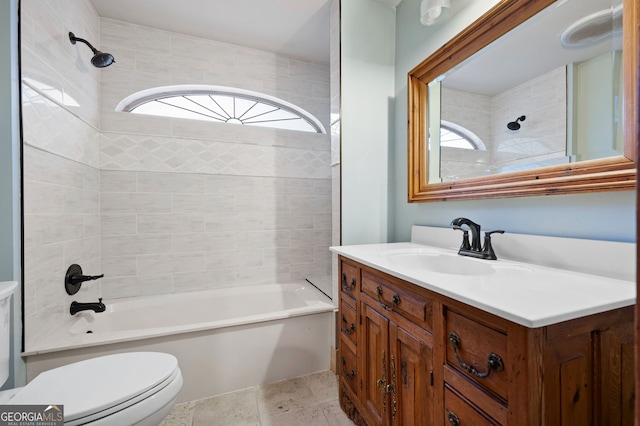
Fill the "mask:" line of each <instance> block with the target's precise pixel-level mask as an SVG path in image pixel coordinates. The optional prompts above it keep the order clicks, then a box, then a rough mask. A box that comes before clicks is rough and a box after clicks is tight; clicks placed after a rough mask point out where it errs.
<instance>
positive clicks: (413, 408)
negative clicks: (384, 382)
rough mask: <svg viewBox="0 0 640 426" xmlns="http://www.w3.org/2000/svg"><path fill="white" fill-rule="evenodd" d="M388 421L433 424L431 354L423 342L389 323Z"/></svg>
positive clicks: (419, 425) (404, 425) (399, 425)
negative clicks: (389, 418) (389, 383)
mask: <svg viewBox="0 0 640 426" xmlns="http://www.w3.org/2000/svg"><path fill="white" fill-rule="evenodd" d="M389 341H390V351H389V352H390V354H391V355H390V356H391V357H390V359H389V367H390V380H391V385H392V387H391V388H390V389H389V390H390V392H389V397H390V402H389V405H390V408H389V411H390V415H391V424H392V425H397V426H412V425H416V426H423V425H430V424H433V382H432V377H433V376H432V374H433V357H432V350H431V348H430V347H429V346H427V345H426V344H424V343H422V342H420V341H419V340H418V339H416V338H415V337H413V336H412V335H411V334H409V333H407V332H406V331H405V330H403V329H402V328H400V327H398V326H397V325H395V324H394V323H390V324H389Z"/></svg>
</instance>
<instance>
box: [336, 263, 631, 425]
mask: <svg viewBox="0 0 640 426" xmlns="http://www.w3.org/2000/svg"><path fill="white" fill-rule="evenodd" d="M339 264H340V272H341V276H343V277H345V276H346V281H347V284H349V283H351V282H353V284H354V285H355V286H356V289H355V291H354V290H353V289H352V290H349V291H341V300H340V313H339V315H340V317H341V315H342V314H343V313H344V314H345V315H344V318H346V319H347V320H346V322H345V321H342V323H341V324H340V326H339V328H340V339H339V353H340V357H341V358H342V359H343V362H342V363H341V364H340V368H341V372H340V404H341V407H342V408H343V410H344V411H345V412H347V414H348V415H349V417H350V418H351V419H352V420H353V421H354V422H355V423H356V424H359V425H398V426H400V425H402V426H405V425H445V426H456V425H461V426H467V425H473V426H476V425H538V426H552V425H567V426H575V425H632V424H633V422H634V413H633V406H634V397H635V394H634V388H633V385H634V384H633V377H634V376H633V353H634V349H633V341H634V335H633V307H627V308H621V309H616V310H612V311H608V312H604V313H601V314H596V315H590V316H586V317H582V318H578V319H574V320H570V321H565V322H561V323H558V324H554V325H550V326H546V327H540V328H528V327H524V326H521V325H518V324H515V323H513V322H511V321H508V320H505V319H503V318H500V317H497V316H495V315H493V314H489V313H487V312H484V311H482V310H479V309H476V308H473V307H471V306H469V305H466V304H464V303H461V302H457V301H455V300H451V299H449V298H447V297H445V296H442V295H439V294H436V293H433V292H431V291H428V290H426V289H424V288H422V287H419V286H416V285H414V284H411V283H408V282H405V281H402V280H400V279H398V278H395V277H392V276H390V275H387V274H385V273H383V272H380V271H377V270H375V269H372V268H370V267H367V266H365V265H360V264H358V263H356V262H354V261H352V260H349V259H347V258H344V257H340V262H339ZM343 273H344V274H345V275H342V274H343ZM352 280H353V281H352ZM347 287H348V288H349V287H351V286H350V285H347ZM354 314H355V323H354V324H355V326H354V329H355V330H356V331H355V332H354V331H352V329H351V325H350V322H349V321H350V320H349V319H348V318H353V315H354ZM354 334H355V335H354Z"/></svg>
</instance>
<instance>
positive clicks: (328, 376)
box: [302, 370, 338, 402]
mask: <svg viewBox="0 0 640 426" xmlns="http://www.w3.org/2000/svg"><path fill="white" fill-rule="evenodd" d="M302 378H303V379H304V381H305V383H306V384H307V386H309V389H311V392H313V394H314V395H315V397H316V398H317V399H318V402H325V401H331V400H333V399H336V398H337V397H338V376H336V375H335V374H334V373H333V372H332V371H330V370H327V371H321V372H319V373H313V374H308V375H306V376H302Z"/></svg>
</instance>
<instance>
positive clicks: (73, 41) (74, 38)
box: [69, 32, 98, 55]
mask: <svg viewBox="0 0 640 426" xmlns="http://www.w3.org/2000/svg"><path fill="white" fill-rule="evenodd" d="M69 41H70V42H71V44H76V41H81V42H82V43H84V44H86V45H87V46H89V49H91V51H92V52H93V54H94V55H96V54H98V49H96V48H95V47H93V45H92V44H91V43H89V42H88V41H87V40H85V39H83V38H80V37H76V36H75V34H73V33H72V32H69Z"/></svg>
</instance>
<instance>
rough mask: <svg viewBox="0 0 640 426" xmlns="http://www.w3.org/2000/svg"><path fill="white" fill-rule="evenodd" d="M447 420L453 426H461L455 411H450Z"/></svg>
mask: <svg viewBox="0 0 640 426" xmlns="http://www.w3.org/2000/svg"><path fill="white" fill-rule="evenodd" d="M447 418H448V420H449V424H450V425H451V426H460V419H458V416H456V413H454V412H453V411H449V414H448V415H447Z"/></svg>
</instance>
